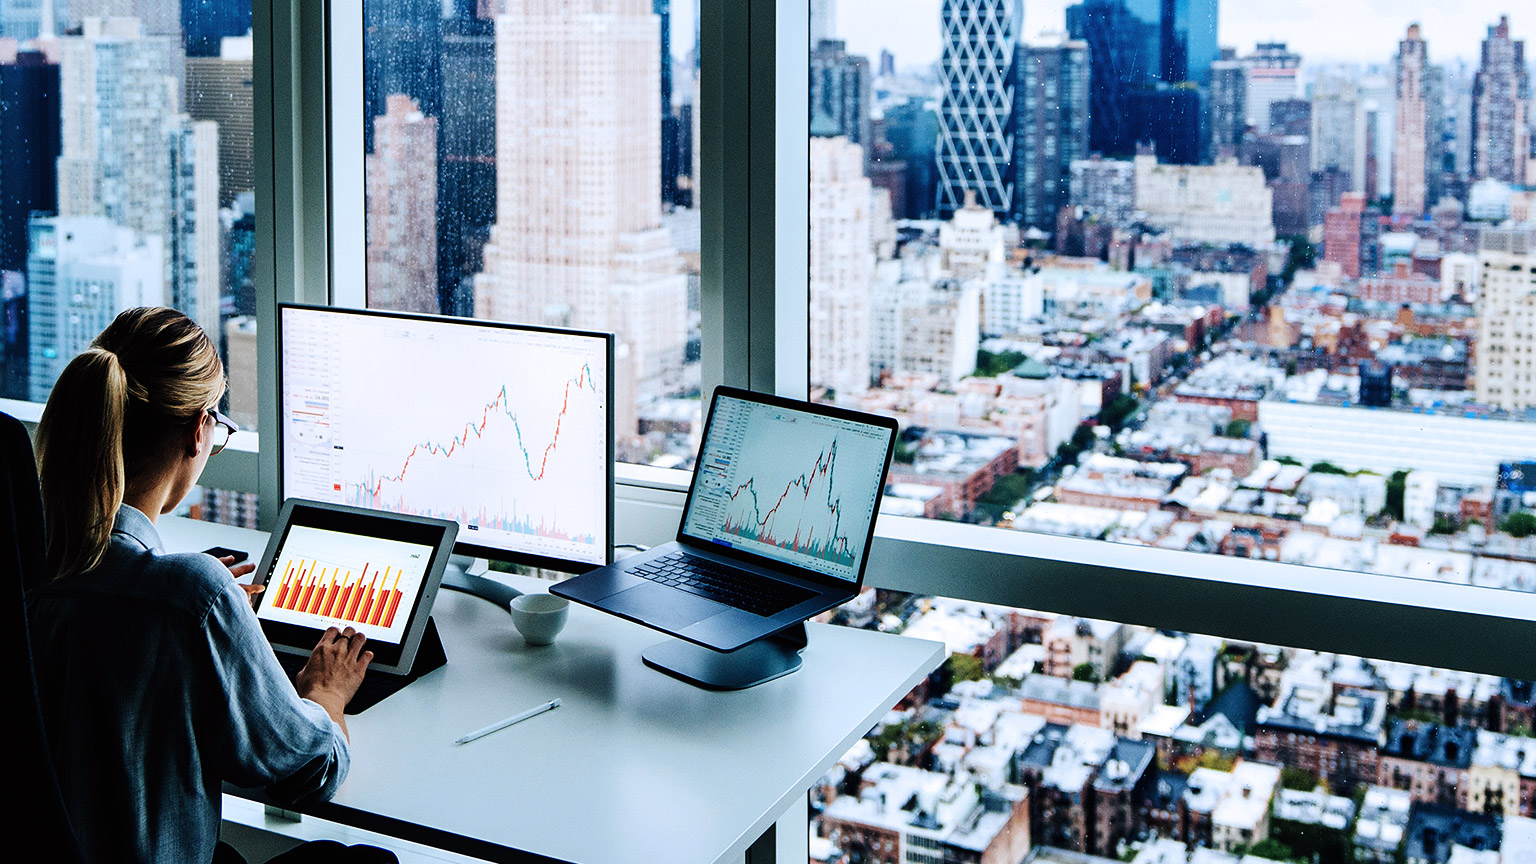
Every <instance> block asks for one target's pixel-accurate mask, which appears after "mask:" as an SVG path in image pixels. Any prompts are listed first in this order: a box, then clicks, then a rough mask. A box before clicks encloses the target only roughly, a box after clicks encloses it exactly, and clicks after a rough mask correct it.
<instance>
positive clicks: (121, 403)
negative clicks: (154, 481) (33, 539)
mask: <svg viewBox="0 0 1536 864" xmlns="http://www.w3.org/2000/svg"><path fill="white" fill-rule="evenodd" d="M223 395H224V366H223V364H222V363H220V362H219V352H218V349H216V348H215V347H214V345H213V342H212V341H211V340H210V339H209V338H208V334H206V333H204V332H203V330H202V328H200V327H198V326H197V324H195V323H194V322H193V321H192V320H191V319H190V318H188V317H187V316H185V315H183V314H182V313H180V312H177V311H176V310H174V309H166V308H163V307H160V308H140V309H129V310H128V311H126V312H123V313H122V314H120V315H118V316H117V318H116V319H115V320H113V322H112V323H111V324H109V325H107V329H105V330H103V331H102V332H101V335H100V336H97V337H96V341H94V342H92V343H91V347H90V348H87V349H86V350H85V351H84V352H83V353H81V354H80V355H79V356H77V357H75V358H74V359H73V360H71V361H69V365H68V366H65V367H64V372H63V374H62V375H60V376H59V380H58V382H57V383H55V384H54V385H53V392H52V393H50V394H49V396H48V405H47V407H45V408H44V409H43V418H42V420H41V421H39V422H38V424H37V474H38V480H39V485H41V486H42V492H43V518H44V520H45V527H46V529H47V535H48V539H47V548H48V564H47V570H46V571H45V572H47V573H48V574H49V576H50V577H51V578H54V579H58V578H63V577H67V576H73V575H75V574H77V573H83V572H85V571H87V570H90V569H92V568H94V567H95V566H97V565H98V564H100V563H101V559H102V556H103V555H105V554H106V551H107V543H108V542H109V541H110V540H111V537H112V525H113V523H114V521H116V519H117V510H118V508H119V507H121V506H122V504H123V497H124V494H125V492H126V489H127V487H128V484H130V483H132V482H133V481H134V479H135V478H136V477H140V476H142V475H143V473H144V472H147V471H152V470H154V469H155V468H156V467H157V466H158V465H160V464H163V462H162V460H163V459H164V458H165V456H166V454H167V453H168V452H171V451H170V449H168V448H174V447H175V446H176V443H177V442H176V432H177V430H178V429H180V428H184V427H185V424H187V423H189V422H192V421H194V420H199V419H200V418H201V416H202V414H203V412H204V411H206V410H207V409H208V408H211V407H213V406H214V405H217V404H218V401H219V399H220V398H221V397H222V396H223ZM150 515H154V514H150Z"/></svg>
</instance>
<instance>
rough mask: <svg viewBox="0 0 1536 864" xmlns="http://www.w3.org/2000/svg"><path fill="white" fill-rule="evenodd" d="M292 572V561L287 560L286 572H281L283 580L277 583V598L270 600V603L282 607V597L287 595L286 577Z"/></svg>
mask: <svg viewBox="0 0 1536 864" xmlns="http://www.w3.org/2000/svg"><path fill="white" fill-rule="evenodd" d="M292 573H293V562H292V561H289V562H288V572H286V573H284V574H283V581H281V582H279V583H278V584H277V599H276V600H273V601H272V605H273V606H276V607H277V608H279V609H281V608H283V598H284V597H286V596H287V595H288V577H289V576H290V575H292Z"/></svg>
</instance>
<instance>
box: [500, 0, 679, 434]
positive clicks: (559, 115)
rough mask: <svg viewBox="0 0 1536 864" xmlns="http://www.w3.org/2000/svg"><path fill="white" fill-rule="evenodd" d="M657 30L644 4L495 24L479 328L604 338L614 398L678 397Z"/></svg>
mask: <svg viewBox="0 0 1536 864" xmlns="http://www.w3.org/2000/svg"><path fill="white" fill-rule="evenodd" d="M659 29H660V27H659V21H658V20H657V18H656V15H655V14H654V13H653V11H652V7H651V3H650V0H594V2H588V3H585V4H583V5H582V6H581V8H580V9H579V10H578V9H575V8H573V7H572V6H571V4H566V3H562V2H556V0H513V2H510V3H508V5H507V12H506V14H505V15H502V16H500V17H498V18H497V19H496V125H497V129H496V132H497V134H496V198H497V202H496V223H495V224H494V225H493V226H492V227H491V232H490V239H489V241H488V242H487V243H486V247H485V269H484V272H482V273H481V274H480V275H478V276H476V277H475V281H474V292H475V315H476V316H477V317H482V318H495V319H500V320H509V321H524V322H533V323H542V324H561V325H568V326H573V327H581V328H590V329H598V330H614V331H616V332H617V333H618V334H619V340H620V342H621V351H623V352H627V356H623V359H621V360H620V362H619V366H618V368H617V369H616V374H617V376H618V378H619V382H618V386H619V387H620V389H621V390H627V391H628V392H630V393H632V394H634V395H635V396H636V397H637V398H640V399H645V398H651V397H656V396H660V395H664V394H666V393H668V392H672V390H673V389H674V388H676V387H677V386H678V385H679V379H680V376H681V370H682V363H683V353H684V350H685V342H686V333H685V330H684V325H685V320H686V317H687V312H686V304H687V280H686V277H685V276H684V275H683V273H682V272H681V262H680V259H679V258H678V255H677V252H676V251H675V250H674V249H673V248H672V246H671V240H670V238H669V237H668V235H667V232H666V229H665V228H663V227H662V223H661V192H660V184H659V177H660V173H661V169H660V166H661V153H660V142H659V141H658V139H657V135H656V129H657V128H658V124H659V121H660V117H658V116H657V115H658V111H657V108H658V104H657V99H656V89H655V88H656V81H657V79H658V77H659V76H660V70H659V69H658V68H657V65H658V63H657V61H658V58H659V57H660V53H661V51H660V41H661V36H660V32H659ZM621 356H622V355H621ZM620 401H623V400H622V399H619V400H616V402H620ZM633 404H635V403H634V400H629V405H631V406H632V405H633ZM620 407H621V409H622V408H623V407H624V406H622V405H621V406H620ZM634 433H635V426H634V425H633V420H632V419H629V420H622V421H620V422H619V434H621V435H633V434H634Z"/></svg>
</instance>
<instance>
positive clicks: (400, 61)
mask: <svg viewBox="0 0 1536 864" xmlns="http://www.w3.org/2000/svg"><path fill="white" fill-rule="evenodd" d="M442 11H443V4H442V0H370V2H368V3H364V4H363V110H364V112H365V113H364V117H363V144H364V149H366V150H367V152H369V153H372V152H373V132H374V129H373V118H374V117H377V116H379V115H381V114H383V113H384V112H385V110H386V108H387V101H388V99H389V97H390V96H392V95H394V94H396V93H402V94H404V95H406V96H409V97H411V98H412V99H415V100H416V104H417V105H419V106H420V107H421V113H423V114H425V115H427V116H428V117H438V116H441V114H442V105H443V68H442Z"/></svg>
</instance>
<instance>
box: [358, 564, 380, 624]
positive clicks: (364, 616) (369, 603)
mask: <svg viewBox="0 0 1536 864" xmlns="http://www.w3.org/2000/svg"><path fill="white" fill-rule="evenodd" d="M378 584H379V574H378V573H374V574H373V581H372V582H369V583H368V594H367V598H366V599H365V600H363V608H362V609H359V610H358V613H357V617H356V618H353V619H352V620H353V621H354V622H356V623H358V624H361V623H363V622H364V621H367V620H368V610H369V609H372V608H373V595H374V591H375V589H376V588H377V587H378Z"/></svg>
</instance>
